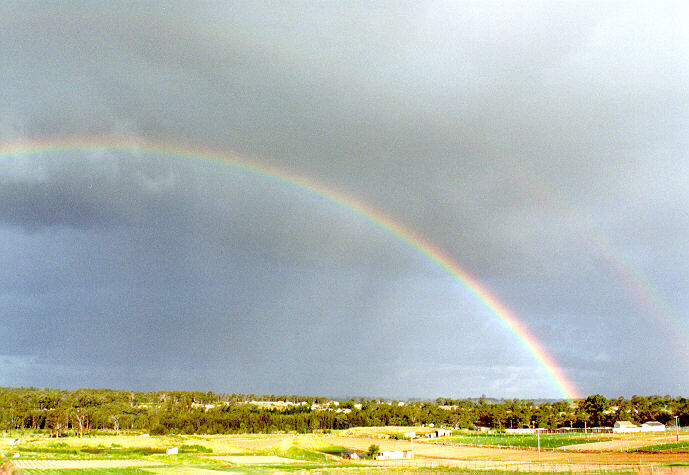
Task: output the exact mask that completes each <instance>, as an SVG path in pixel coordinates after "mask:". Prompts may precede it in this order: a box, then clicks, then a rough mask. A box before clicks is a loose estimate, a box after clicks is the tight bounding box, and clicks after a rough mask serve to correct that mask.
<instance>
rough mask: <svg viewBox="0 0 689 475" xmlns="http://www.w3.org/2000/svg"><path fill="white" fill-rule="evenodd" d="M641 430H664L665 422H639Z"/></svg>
mask: <svg viewBox="0 0 689 475" xmlns="http://www.w3.org/2000/svg"><path fill="white" fill-rule="evenodd" d="M641 432H665V424H661V423H660V422H658V421H648V422H644V423H643V424H641Z"/></svg>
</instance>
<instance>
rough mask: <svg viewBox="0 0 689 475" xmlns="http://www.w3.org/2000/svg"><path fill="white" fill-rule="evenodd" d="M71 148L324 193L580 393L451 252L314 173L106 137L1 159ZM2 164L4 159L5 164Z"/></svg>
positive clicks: (559, 383)
mask: <svg viewBox="0 0 689 475" xmlns="http://www.w3.org/2000/svg"><path fill="white" fill-rule="evenodd" d="M66 152H82V153H89V152H110V153H112V152H115V153H117V152H120V153H128V154H135V155H138V154H160V155H165V156H169V157H170V158H178V159H183V160H207V161H208V160H209V161H213V162H218V163H222V164H225V165H228V166H231V167H233V168H235V169H239V170H244V171H246V172H249V173H252V174H254V175H258V176H262V177H265V178H269V179H272V180H277V181H279V182H281V183H284V184H285V185H286V186H290V187H293V188H297V189H299V190H300V191H302V192H304V193H308V194H312V195H316V196H319V197H321V198H323V199H325V200H327V201H329V202H332V203H334V204H336V205H337V206H339V207H341V208H344V209H347V210H349V211H350V212H352V213H354V214H356V215H358V216H360V217H361V218H363V219H365V220H367V221H368V222H370V223H372V224H373V225H374V226H376V227H378V228H380V229H381V230H383V231H385V232H386V233H387V234H389V235H390V236H392V237H393V238H395V239H396V240H398V241H400V242H402V243H404V244H405V245H407V246H408V247H410V248H412V249H414V250H415V251H416V252H418V253H419V254H421V255H422V256H424V257H425V258H426V259H428V260H430V261H431V262H433V263H434V264H435V265H436V266H437V267H439V268H440V269H442V270H443V271H444V272H445V273H446V274H447V275H449V276H450V277H451V278H452V279H454V281H455V282H457V283H458V284H459V285H460V286H462V287H463V288H464V289H466V291H468V293H469V294H470V295H471V296H473V298H475V299H476V300H477V301H478V302H480V303H481V305H482V306H483V307H484V308H486V309H487V310H488V311H489V312H490V314H491V315H492V316H493V317H495V318H497V319H498V320H499V321H500V322H501V323H502V325H503V326H504V327H505V328H506V329H507V330H508V331H509V332H510V333H511V334H512V335H514V337H515V338H516V339H517V340H518V341H519V342H520V344H521V346H522V347H523V348H524V349H525V350H526V351H527V352H528V353H529V354H530V355H531V356H532V357H533V359H534V360H535V361H536V362H537V363H538V365H539V366H540V367H541V368H542V369H543V371H544V372H545V374H546V375H547V377H548V378H549V379H550V380H551V381H552V383H553V384H554V386H555V387H556V388H557V389H558V391H559V392H560V393H561V394H562V396H563V397H565V398H567V399H570V400H574V399H579V398H580V397H581V396H580V394H579V391H578V389H577V388H576V387H575V385H574V384H573V383H572V382H571V381H570V380H569V379H568V377H567V376H566V375H565V372H564V371H563V369H562V368H561V366H560V365H559V364H558V363H557V362H556V361H555V359H554V358H553V357H552V356H551V355H550V354H549V353H548V351H547V350H546V349H545V347H544V345H543V344H541V342H539V341H538V340H537V339H536V338H535V337H534V336H533V335H532V334H531V333H530V332H529V331H528V329H527V328H526V326H525V325H524V324H523V323H522V322H521V321H520V319H519V318H518V317H517V316H516V315H515V314H514V312H512V311H511V310H510V309H509V308H508V307H507V306H506V305H505V304H504V303H502V302H501V301H500V300H499V299H498V298H497V297H496V296H495V295H493V294H492V293H491V292H489V290H488V289H486V288H485V286H483V285H482V284H481V283H480V282H479V281H478V280H477V279H475V278H474V277H472V276H471V275H470V274H469V273H468V272H467V271H465V270H464V269H462V268H461V267H460V266H459V264H457V263H456V262H455V261H454V260H453V259H452V258H451V257H450V256H448V255H447V254H446V253H444V252H443V251H442V250H441V249H439V248H438V247H437V246H435V245H433V244H432V243H431V242H430V241H428V240H427V239H425V238H424V237H423V236H421V235H420V234H418V233H417V232H415V231H414V230H412V229H410V228H409V227H407V226H405V225H404V224H402V223H401V222H399V221H397V220H394V219H393V218H392V217H390V216H388V215H386V214H385V213H383V212H382V211H380V210H378V209H377V208H375V207H373V206H371V205H370V204H367V203H365V202H363V201H361V200H359V199H357V198H356V197H353V196H350V195H347V194H345V193H343V192H341V191H339V190H336V189H334V188H332V187H330V186H327V185H325V184H323V183H321V182H319V181H317V180H315V179H313V178H311V177H308V176H305V175H300V174H297V173H293V172H290V171H287V170H283V169H280V168H278V167H275V166H272V165H268V164H262V163H258V162H256V161H252V160H248V159H246V158H244V157H240V156H238V155H235V154H225V153H219V152H217V151H213V150H209V149H204V148H201V147H195V148H190V147H188V146H180V145H172V144H165V143H154V142H150V141H146V142H143V141H140V140H139V139H137V141H136V142H131V143H126V142H125V141H120V142H108V141H107V140H83V139H80V140H76V139H75V140H59V141H42V142H30V143H15V144H9V145H3V146H0V159H2V158H5V159H8V158H11V157H20V156H38V155H53V154H57V153H66ZM0 163H1V162H0Z"/></svg>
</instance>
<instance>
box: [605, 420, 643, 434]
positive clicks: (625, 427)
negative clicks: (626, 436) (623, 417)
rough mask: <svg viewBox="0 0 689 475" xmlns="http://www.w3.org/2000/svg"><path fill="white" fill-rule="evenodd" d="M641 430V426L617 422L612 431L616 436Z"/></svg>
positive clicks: (627, 422)
mask: <svg viewBox="0 0 689 475" xmlns="http://www.w3.org/2000/svg"><path fill="white" fill-rule="evenodd" d="M640 430H641V428H640V427H639V426H637V425H636V424H632V423H631V422H629V421H617V422H615V426H614V427H613V428H612V431H613V432H614V433H615V434H618V433H620V432H639V431H640Z"/></svg>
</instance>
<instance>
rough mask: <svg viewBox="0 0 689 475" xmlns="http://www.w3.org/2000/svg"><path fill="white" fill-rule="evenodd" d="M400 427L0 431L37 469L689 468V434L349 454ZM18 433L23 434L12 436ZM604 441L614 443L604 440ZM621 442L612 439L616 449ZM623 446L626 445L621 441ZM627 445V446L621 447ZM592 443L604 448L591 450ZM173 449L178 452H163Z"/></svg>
mask: <svg viewBox="0 0 689 475" xmlns="http://www.w3.org/2000/svg"><path fill="white" fill-rule="evenodd" d="M400 430H405V431H410V430H414V431H418V432H419V433H421V432H422V431H424V430H428V428H422V427H375V428H353V429H349V430H342V431H333V432H331V433H320V432H319V433H316V434H273V435H261V434H241V435H165V436H162V435H161V436H151V435H148V434H135V433H127V434H120V435H115V434H114V433H112V434H109V433H99V434H97V435H89V436H86V437H83V438H79V437H61V438H57V439H56V438H54V437H50V436H49V434H47V433H41V432H40V431H32V432H29V431H26V432H19V431H11V432H6V433H5V437H4V438H2V439H0V454H1V456H2V461H3V463H4V466H5V467H12V468H13V469H15V470H18V473H22V474H43V473H109V474H130V473H132V474H134V473H136V474H140V473H182V472H187V473H188V472H189V471H192V472H195V473H217V472H219V471H243V472H246V471H247V470H248V471H251V472H255V471H271V470H280V471H282V472H289V471H305V470H306V471H308V470H314V471H318V472H321V473H322V472H323V471H325V472H330V471H339V470H344V469H346V470H347V471H348V472H349V471H352V470H361V471H371V470H378V469H381V470H382V469H386V470H389V469H390V468H394V467H397V468H404V469H405V471H417V470H418V471H428V470H433V471H437V470H440V469H443V470H452V471H465V470H476V469H481V470H482V471H484V470H487V471H490V470H497V471H519V472H541V473H542V472H543V471H547V472H556V471H559V472H579V471H585V472H588V473H591V472H593V473H608V472H610V473H620V472H621V473H626V472H630V471H636V470H639V469H641V470H650V469H651V467H655V468H658V467H662V466H668V467H669V466H674V467H677V466H685V465H687V466H689V465H688V463H687V462H686V460H687V458H688V456H689V435H688V434H686V433H680V442H679V443H675V442H671V441H670V439H672V440H673V441H674V434H670V433H669V432H668V433H659V434H629V435H623V436H620V435H616V434H615V435H613V434H596V436H595V437H593V436H592V435H591V434H587V435H584V434H581V435H574V434H545V435H541V436H540V447H541V450H540V451H539V450H538V449H537V446H538V439H539V438H538V437H536V436H535V435H506V434H501V433H478V432H476V433H473V432H471V431H463V432H462V433H461V434H458V435H453V436H452V437H446V438H439V439H434V440H425V439H423V438H421V439H415V440H414V442H413V444H414V458H413V460H394V461H385V462H383V461H374V460H371V459H366V460H361V461H351V460H345V459H344V458H342V454H343V452H344V451H346V450H353V451H357V452H359V453H362V452H365V451H366V450H367V449H368V448H369V447H370V446H371V445H372V444H375V445H377V446H379V447H380V450H406V449H408V448H410V447H411V441H410V440H404V439H399V440H398V439H396V438H395V437H397V436H398V435H399V433H400ZM14 439H19V441H18V442H15V440H14ZM601 444H612V445H609V446H601ZM615 444H617V445H615ZM625 444H626V445H625ZM627 446H628V448H627ZM596 447H601V448H600V449H596ZM169 449H176V450H177V453H172V454H169V453H168V450H169Z"/></svg>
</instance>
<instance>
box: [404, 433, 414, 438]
mask: <svg viewBox="0 0 689 475" xmlns="http://www.w3.org/2000/svg"><path fill="white" fill-rule="evenodd" d="M402 435H403V436H404V438H405V439H411V438H413V437H416V432H405V433H404V434H402Z"/></svg>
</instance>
